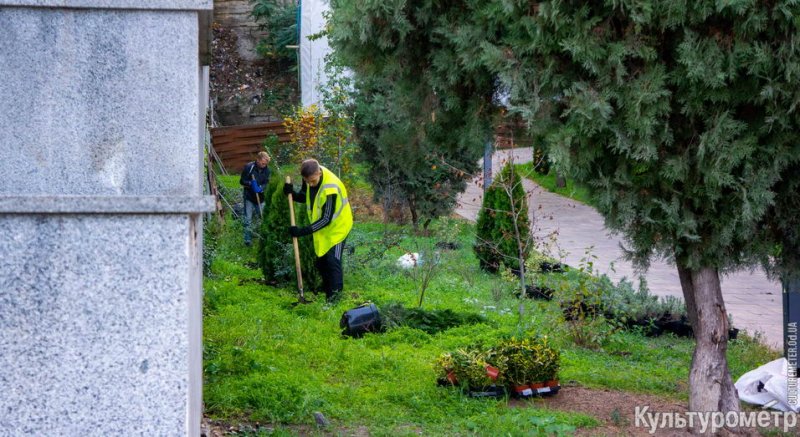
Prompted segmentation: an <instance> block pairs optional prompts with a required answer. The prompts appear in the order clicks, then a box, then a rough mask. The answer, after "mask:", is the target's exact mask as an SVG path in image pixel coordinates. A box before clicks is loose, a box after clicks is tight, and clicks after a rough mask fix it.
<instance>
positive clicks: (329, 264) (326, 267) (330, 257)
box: [317, 241, 344, 299]
mask: <svg viewBox="0 0 800 437" xmlns="http://www.w3.org/2000/svg"><path fill="white" fill-rule="evenodd" d="M343 249H344V241H342V242H341V243H339V244H337V245H336V246H333V247H331V248H330V250H328V252H327V253H325V255H322V256H321V257H318V258H317V270H319V274H320V276H322V290H323V291H325V296H326V297H327V298H328V299H332V298H334V297H335V296H336V295H338V294H339V293H340V292H341V291H342V288H344V277H343V275H342V251H343Z"/></svg>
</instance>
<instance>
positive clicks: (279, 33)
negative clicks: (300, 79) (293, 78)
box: [251, 0, 298, 65]
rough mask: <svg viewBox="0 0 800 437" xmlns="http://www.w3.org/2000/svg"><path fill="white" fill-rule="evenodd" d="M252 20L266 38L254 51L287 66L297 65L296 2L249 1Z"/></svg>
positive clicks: (273, 0) (294, 0)
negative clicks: (292, 47) (292, 46)
mask: <svg viewBox="0 0 800 437" xmlns="http://www.w3.org/2000/svg"><path fill="white" fill-rule="evenodd" d="M251 2H252V3H253V12H252V15H253V18H255V21H256V23H258V24H259V26H260V27H261V29H262V30H264V31H266V32H267V36H266V37H265V38H264V39H262V40H260V41H259V43H258V46H257V47H256V51H258V54H260V55H261V56H263V57H265V58H270V59H275V60H278V61H282V62H284V63H288V64H292V65H294V64H296V63H297V54H296V52H295V49H290V48H287V47H286V46H287V45H296V44H298V41H297V9H298V5H297V1H296V0H288V1H283V0H251Z"/></svg>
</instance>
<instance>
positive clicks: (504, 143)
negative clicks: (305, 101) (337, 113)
mask: <svg viewBox="0 0 800 437" xmlns="http://www.w3.org/2000/svg"><path fill="white" fill-rule="evenodd" d="M271 135H276V136H277V137H278V141H280V142H281V143H287V142H289V131H288V130H287V129H286V127H285V126H284V125H283V122H281V121H273V122H269V123H258V124H248V125H240V126H225V127H216V128H212V129H211V144H212V145H213V147H214V150H215V151H216V152H217V155H218V156H219V157H220V159H221V160H222V165H223V166H225V170H227V171H228V172H231V173H238V172H240V171H242V168H244V166H245V164H247V163H248V162H250V161H254V160H255V159H256V153H258V152H260V151H262V150H264V148H263V146H262V144H263V143H264V140H265V139H267V138H268V137H269V136H271ZM531 144H532V141H531V139H530V137H528V136H526V135H524V129H521V128H520V127H519V126H512V125H511V124H509V123H504V124H501V125H500V126H498V127H497V128H496V129H495V147H497V148H498V149H508V148H511V147H530V146H531Z"/></svg>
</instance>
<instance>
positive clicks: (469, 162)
mask: <svg viewBox="0 0 800 437" xmlns="http://www.w3.org/2000/svg"><path fill="white" fill-rule="evenodd" d="M331 9H332V14H331V17H330V19H329V34H328V40H329V42H330V44H331V46H332V47H333V48H334V49H335V51H336V57H337V59H338V60H339V62H341V63H342V64H344V65H346V66H347V67H348V68H350V69H351V70H352V71H353V72H354V76H355V85H356V95H355V101H356V106H357V112H356V133H357V136H358V142H359V146H360V147H361V149H362V152H363V153H362V154H361V156H362V159H363V160H364V161H365V162H366V163H367V164H368V172H369V174H368V179H369V180H370V182H371V183H372V185H373V187H374V188H375V193H376V195H377V196H378V197H382V196H387V195H396V196H398V197H399V200H402V201H405V202H406V203H407V204H408V205H409V208H410V211H411V214H412V220H413V222H414V224H415V226H416V225H417V224H418V223H420V222H423V221H424V220H425V219H430V218H433V217H437V216H440V215H444V214H446V213H449V212H450V211H452V209H453V207H454V205H455V199H456V196H457V195H458V193H460V192H462V191H463V190H464V189H465V187H466V180H468V179H469V178H470V177H471V174H474V173H476V171H477V166H476V164H477V161H478V159H479V158H480V157H481V154H482V152H483V146H484V144H485V142H486V141H487V140H489V138H490V134H491V130H490V127H491V123H490V119H491V117H492V114H494V113H495V112H496V110H497V107H496V105H495V104H494V103H493V97H494V91H495V89H494V79H493V78H491V77H489V76H488V75H487V74H486V71H485V69H483V68H482V67H481V66H480V65H479V64H477V63H475V64H473V65H472V66H471V67H470V69H463V68H459V67H458V65H459V60H460V59H459V58H460V53H458V51H457V47H456V46H455V45H454V44H453V43H451V42H449V41H448V40H447V38H446V37H445V36H443V35H444V34H447V33H450V32H451V27H452V25H453V22H458V21H459V20H460V18H459V17H457V16H456V14H457V9H453V8H451V7H450V5H449V4H447V3H442V2H419V1H412V2H404V1H396V0H390V1H385V2H351V1H337V0H334V1H332V2H331ZM465 12H466V11H465ZM472 69H482V70H483V71H482V72H481V73H480V74H472V73H473V72H472V71H471V70H472ZM424 222H427V221H424Z"/></svg>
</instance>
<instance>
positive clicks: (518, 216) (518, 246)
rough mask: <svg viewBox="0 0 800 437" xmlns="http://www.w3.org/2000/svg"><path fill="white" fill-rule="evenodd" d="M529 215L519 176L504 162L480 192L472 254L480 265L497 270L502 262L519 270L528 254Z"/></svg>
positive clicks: (491, 270)
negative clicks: (479, 205) (483, 193)
mask: <svg viewBox="0 0 800 437" xmlns="http://www.w3.org/2000/svg"><path fill="white" fill-rule="evenodd" d="M530 237H531V230H530V219H529V218H528V202H527V199H526V197H525V189H524V187H523V186H522V179H521V178H520V176H519V175H518V174H517V172H516V171H515V170H514V166H513V165H512V164H510V163H509V164H507V165H506V166H505V167H504V168H503V171H502V172H501V173H500V175H499V176H498V177H497V179H495V180H494V181H493V182H492V185H491V186H490V187H489V189H488V190H486V193H485V195H484V196H483V205H482V207H481V210H480V212H478V222H477V225H476V238H475V246H474V247H473V248H474V250H475V255H476V256H477V257H478V261H479V263H480V266H481V268H482V269H484V270H486V271H489V272H492V273H496V272H497V271H498V270H499V268H500V266H501V265H505V266H506V267H508V268H509V269H511V270H512V271H514V272H519V270H520V260H522V262H524V260H525V259H527V258H528V255H529V254H530V248H531V244H530Z"/></svg>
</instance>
